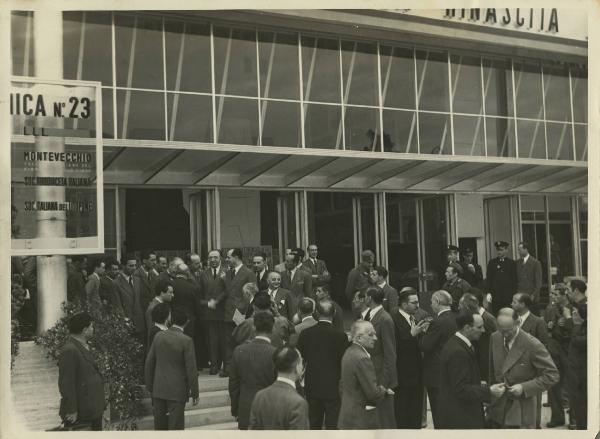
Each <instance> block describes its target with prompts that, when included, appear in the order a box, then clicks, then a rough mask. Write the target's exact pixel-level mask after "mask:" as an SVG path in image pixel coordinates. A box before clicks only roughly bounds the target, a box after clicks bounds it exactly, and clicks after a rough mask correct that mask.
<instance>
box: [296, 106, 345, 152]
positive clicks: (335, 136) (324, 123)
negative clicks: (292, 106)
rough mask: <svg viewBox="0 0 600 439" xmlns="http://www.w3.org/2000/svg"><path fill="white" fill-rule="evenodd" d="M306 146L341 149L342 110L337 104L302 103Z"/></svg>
mask: <svg viewBox="0 0 600 439" xmlns="http://www.w3.org/2000/svg"><path fill="white" fill-rule="evenodd" d="M304 112H305V117H304V140H305V142H306V147H307V148H328V149H342V112H341V107H339V106H337V105H322V104H321V105H320V104H304Z"/></svg>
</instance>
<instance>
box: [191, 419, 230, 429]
mask: <svg viewBox="0 0 600 439" xmlns="http://www.w3.org/2000/svg"><path fill="white" fill-rule="evenodd" d="M237 429H238V424H237V422H235V421H234V422H224V423H222V424H209V425H200V426H199V427H192V428H188V430H237Z"/></svg>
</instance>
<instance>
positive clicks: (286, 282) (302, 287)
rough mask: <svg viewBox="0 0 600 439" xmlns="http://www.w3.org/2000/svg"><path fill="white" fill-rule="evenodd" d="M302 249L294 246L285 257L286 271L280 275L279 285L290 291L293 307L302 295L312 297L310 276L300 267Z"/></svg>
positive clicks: (302, 255) (302, 254)
mask: <svg viewBox="0 0 600 439" xmlns="http://www.w3.org/2000/svg"><path fill="white" fill-rule="evenodd" d="M303 258H304V250H302V249H301V248H294V249H292V252H291V253H290V254H289V255H287V256H286V257H285V268H286V271H285V272H284V273H282V275H281V286H282V287H283V288H285V289H286V290H289V291H290V294H291V296H292V300H293V302H294V307H295V308H297V307H298V303H299V302H300V300H302V298H304V297H313V289H312V276H311V274H310V273H309V272H308V271H306V270H305V269H304V268H302V259H303Z"/></svg>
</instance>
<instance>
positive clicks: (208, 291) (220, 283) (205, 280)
mask: <svg viewBox="0 0 600 439" xmlns="http://www.w3.org/2000/svg"><path fill="white" fill-rule="evenodd" d="M226 277H227V271H226V270H224V269H223V268H222V267H221V266H219V267H217V268H213V267H208V268H207V269H206V270H204V271H203V272H202V275H201V276H200V285H201V288H202V291H203V292H204V299H205V300H206V302H207V303H208V302H209V301H210V300H215V301H216V308H215V309H212V308H208V307H207V309H206V314H205V316H206V322H207V327H208V350H209V357H210V365H211V368H212V369H213V370H218V369H220V368H221V363H222V362H223V361H224V360H225V343H226V339H225V332H226V330H227V325H226V323H225V297H226V296H227V286H226V283H225V279H226Z"/></svg>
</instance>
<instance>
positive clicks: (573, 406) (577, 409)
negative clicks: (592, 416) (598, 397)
mask: <svg viewBox="0 0 600 439" xmlns="http://www.w3.org/2000/svg"><path fill="white" fill-rule="evenodd" d="M581 393H583V394H577V395H571V394H569V410H570V413H571V416H572V417H574V418H575V424H576V425H577V430H587V391H585V390H584V391H583V392H581Z"/></svg>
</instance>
